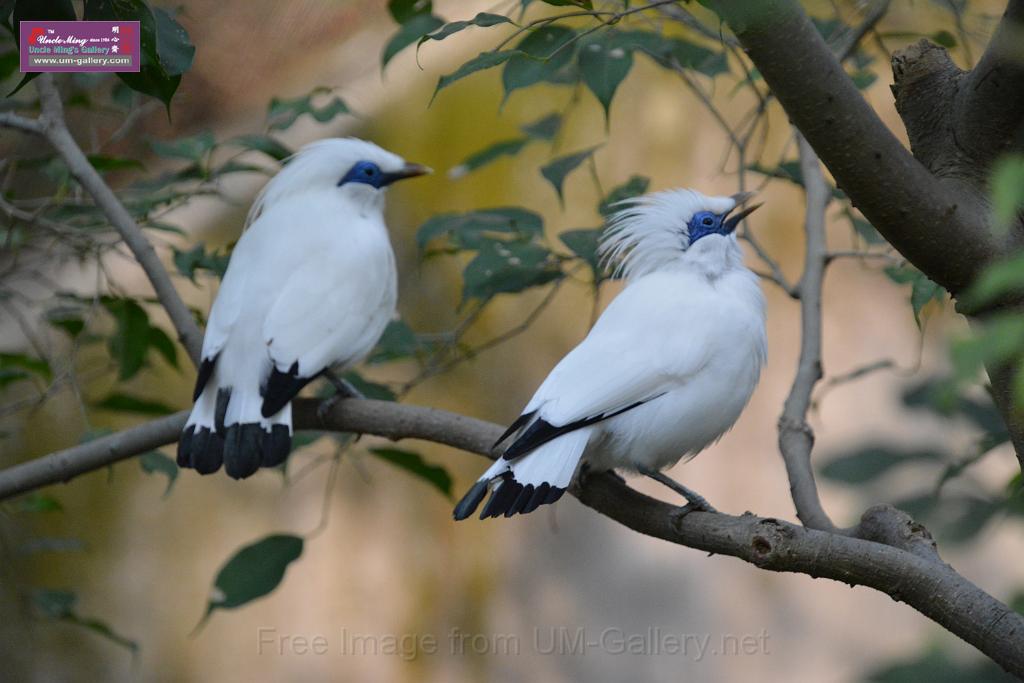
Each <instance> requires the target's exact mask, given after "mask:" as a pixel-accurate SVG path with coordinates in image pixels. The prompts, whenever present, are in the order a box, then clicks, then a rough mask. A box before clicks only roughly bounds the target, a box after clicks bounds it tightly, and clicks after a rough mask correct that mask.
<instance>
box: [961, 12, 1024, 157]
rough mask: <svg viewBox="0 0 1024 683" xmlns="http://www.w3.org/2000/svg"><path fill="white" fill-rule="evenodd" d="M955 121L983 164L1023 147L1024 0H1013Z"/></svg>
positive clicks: (967, 87) (968, 82)
mask: <svg viewBox="0 0 1024 683" xmlns="http://www.w3.org/2000/svg"><path fill="white" fill-rule="evenodd" d="M956 112H957V114H956V124H957V129H958V131H959V132H960V134H961V135H960V137H962V138H963V139H964V140H966V141H968V144H969V149H970V150H971V151H973V152H974V153H975V159H976V161H977V162H978V165H981V166H984V167H986V168H987V167H988V166H989V164H991V162H992V161H994V160H995V159H996V157H997V156H999V155H1000V154H1002V153H1003V152H1005V151H1007V150H1009V149H1011V148H1015V149H1018V150H1019V149H1024V128H1022V125H1021V124H1022V122H1024V0H1010V1H1009V3H1008V4H1007V7H1006V12H1005V13H1004V14H1003V18H1002V21H1000V22H999V26H998V28H997V29H996V32H995V34H994V35H993V36H992V40H990V41H989V44H988V48H987V49H986V50H985V54H983V55H982V56H981V59H980V60H978V63H977V65H975V67H974V68H973V69H972V70H971V72H970V73H969V74H968V76H967V78H966V80H965V82H964V87H963V90H962V91H961V92H960V95H959V97H958V99H957V101H956Z"/></svg>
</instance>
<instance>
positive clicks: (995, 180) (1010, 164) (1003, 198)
mask: <svg viewBox="0 0 1024 683" xmlns="http://www.w3.org/2000/svg"><path fill="white" fill-rule="evenodd" d="M990 184H991V187H992V213H993V216H992V224H993V226H994V227H995V228H996V229H997V230H1000V231H1002V232H1003V234H1005V233H1006V232H1007V231H1009V229H1010V225H1011V224H1012V223H1013V221H1014V219H1015V218H1017V217H1018V212H1019V211H1020V210H1021V208H1022V207H1024V154H1007V155H1006V156H1003V157H1002V158H1000V159H999V160H997V161H996V163H995V165H994V166H993V168H992V179H991V181H990Z"/></svg>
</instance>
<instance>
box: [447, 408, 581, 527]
mask: <svg viewBox="0 0 1024 683" xmlns="http://www.w3.org/2000/svg"><path fill="white" fill-rule="evenodd" d="M592 431H593V429H592V428H590V427H584V428H582V429H577V430H575V431H572V432H569V433H568V434H563V435H562V436H559V437H558V438H555V439H552V440H551V441H548V442H547V443H545V444H542V445H541V446H538V447H537V448H536V449H535V450H533V451H531V452H529V453H527V454H526V455H524V456H521V457H519V458H516V459H515V460H511V461H509V460H505V459H504V458H499V459H498V460H497V461H496V462H495V463H494V464H493V465H491V467H490V468H489V469H488V470H487V471H486V472H484V474H483V476H481V477H480V479H479V480H478V481H477V483H476V485H474V486H473V488H472V489H470V491H469V492H468V493H467V494H466V496H465V497H464V498H463V499H462V501H461V502H460V503H459V504H458V505H457V506H456V508H455V518H456V519H465V518H466V517H468V516H469V515H471V514H473V512H474V511H475V510H476V508H477V506H478V505H479V504H480V503H481V501H482V500H483V498H484V497H485V496H486V494H487V491H488V490H490V491H491V498H490V500H488V501H487V504H486V505H485V506H484V509H483V511H482V512H481V513H480V518H481V519H484V518H486V517H497V516H499V515H505V516H506V517H511V516H512V515H514V514H516V513H520V514H526V513H528V512H533V511H534V510H535V509H537V507H538V506H540V505H544V504H547V503H553V502H555V501H556V500H558V499H559V498H561V497H562V494H563V493H565V490H566V489H567V488H569V484H570V483H571V482H572V478H573V476H574V475H575V473H576V470H577V468H578V467H579V464H580V458H582V457H583V452H584V451H585V450H586V447H587V442H588V441H589V440H590V435H591V432H592Z"/></svg>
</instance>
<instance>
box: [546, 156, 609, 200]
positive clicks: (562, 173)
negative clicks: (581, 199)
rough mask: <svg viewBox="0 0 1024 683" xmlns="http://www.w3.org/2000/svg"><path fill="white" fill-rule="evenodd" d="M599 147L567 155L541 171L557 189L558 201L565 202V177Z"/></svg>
mask: <svg viewBox="0 0 1024 683" xmlns="http://www.w3.org/2000/svg"><path fill="white" fill-rule="evenodd" d="M598 147H600V145H598V146H597V147H591V148H589V149H585V150H583V151H581V152H574V153H573V154H567V155H566V156H564V157H559V158H557V159H555V160H554V161H552V162H551V163H549V164H548V165H547V166H544V167H543V168H541V169H540V174H541V175H542V176H544V178H545V179H546V180H547V181H548V182H549V183H551V186H552V187H554V188H555V192H557V193H558V200H559V201H564V196H563V194H562V186H563V184H564V183H565V177H566V176H567V175H569V174H570V173H572V172H573V171H574V170H575V169H576V168H577V167H578V166H579V165H580V164H582V163H583V162H584V161H586V160H587V159H589V158H590V157H591V156H592V155H593V154H594V152H595V151H597V149H598Z"/></svg>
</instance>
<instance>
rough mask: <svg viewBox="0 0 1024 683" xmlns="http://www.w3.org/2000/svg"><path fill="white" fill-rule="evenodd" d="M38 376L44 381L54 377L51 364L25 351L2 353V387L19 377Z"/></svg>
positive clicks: (0, 354) (0, 378)
mask: <svg viewBox="0 0 1024 683" xmlns="http://www.w3.org/2000/svg"><path fill="white" fill-rule="evenodd" d="M33 376H35V377H38V378H40V379H41V380H43V381H44V382H49V381H50V380H51V379H53V371H52V370H51V369H50V364H49V363H47V362H46V361H45V360H42V359H40V358H33V357H32V356H28V355H25V354H23V353H0V387H3V386H4V385H6V384H9V383H10V382H12V381H14V380H18V379H28V378H29V377H33Z"/></svg>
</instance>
